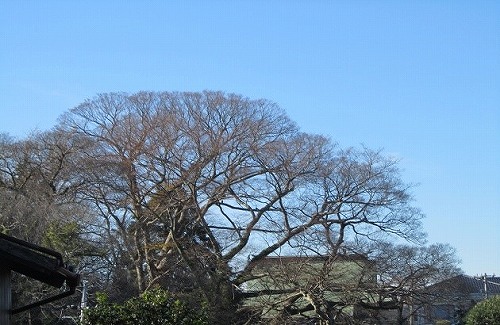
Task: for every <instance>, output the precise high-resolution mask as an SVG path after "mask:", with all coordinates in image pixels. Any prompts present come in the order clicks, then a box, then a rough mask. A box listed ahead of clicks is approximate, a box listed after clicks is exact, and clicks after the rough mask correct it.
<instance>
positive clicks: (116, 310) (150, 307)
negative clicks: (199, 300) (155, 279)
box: [83, 289, 208, 325]
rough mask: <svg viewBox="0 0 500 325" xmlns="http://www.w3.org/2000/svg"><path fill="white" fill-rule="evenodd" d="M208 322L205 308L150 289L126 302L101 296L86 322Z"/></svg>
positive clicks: (151, 324)
mask: <svg viewBox="0 0 500 325" xmlns="http://www.w3.org/2000/svg"><path fill="white" fill-rule="evenodd" d="M114 324H116V325H205V324H208V321H207V316H206V313H205V311H204V310H203V309H201V310H193V309H192V308H189V307H188V306H187V305H186V304H185V303H183V302H181V301H180V300H178V299H175V298H173V297H172V296H171V295H170V294H169V293H168V292H166V291H164V290H161V289H154V290H150V291H146V292H144V293H143V294H141V295H140V296H139V297H134V298H131V299H129V300H127V301H125V302H124V303H123V304H117V303H112V302H110V301H108V299H107V297H106V296H105V295H104V294H100V295H98V299H97V305H96V306H95V307H94V308H91V309H87V310H86V312H85V318H84V321H83V325H114Z"/></svg>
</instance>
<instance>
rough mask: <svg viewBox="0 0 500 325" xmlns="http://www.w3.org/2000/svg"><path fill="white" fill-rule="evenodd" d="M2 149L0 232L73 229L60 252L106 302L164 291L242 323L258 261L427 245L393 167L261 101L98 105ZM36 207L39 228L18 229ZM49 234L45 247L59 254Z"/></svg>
mask: <svg viewBox="0 0 500 325" xmlns="http://www.w3.org/2000/svg"><path fill="white" fill-rule="evenodd" d="M332 127H334V125H332ZM1 146H2V151H1V154H0V173H1V174H0V186H1V189H2V191H1V193H0V195H2V202H3V203H2V204H3V206H5V207H6V208H7V209H10V210H9V211H12V210H13V209H14V208H15V207H16V206H18V208H16V209H17V210H16V212H15V213H10V214H9V215H7V214H2V227H4V231H8V232H19V233H20V234H24V237H27V236H29V233H30V232H29V230H27V229H25V230H23V228H26V227H38V226H37V225H38V224H39V223H40V222H42V221H43V222H46V223H47V225H44V226H43V227H44V229H53V230H54V229H59V230H62V229H66V231H67V230H68V229H72V230H74V234H75V235H76V236H77V237H78V238H79V239H81V240H84V241H85V242H86V243H87V244H86V245H78V246H77V247H73V248H71V249H72V250H74V252H75V254H77V255H78V254H80V255H79V256H80V257H81V258H80V259H79V263H80V269H81V270H82V271H83V272H84V273H86V274H88V276H89V277H92V279H93V280H92V281H93V283H94V284H95V288H99V289H100V290H104V291H106V292H108V295H109V297H110V299H118V300H123V299H126V298H129V297H131V296H134V295H138V294H140V293H142V292H145V291H147V290H150V289H152V288H155V287H162V288H164V289H166V290H169V291H171V292H174V293H177V294H179V295H184V297H185V298H186V299H188V300H189V299H192V297H197V298H196V299H193V301H195V300H196V301H197V302H199V301H200V299H201V300H203V301H205V302H206V303H207V308H208V312H209V314H210V315H212V316H213V315H217V317H216V319H218V320H219V321H220V322H221V323H225V324H227V323H231V322H236V319H241V317H242V316H241V315H239V314H238V311H239V310H240V307H241V305H242V304H241V302H242V299H244V296H245V292H244V291H245V290H244V288H245V284H246V283H247V282H248V281H251V280H253V279H254V277H255V275H254V274H253V273H252V270H253V268H254V266H255V265H257V262H259V261H261V260H263V259H265V258H267V257H269V256H276V255H293V256H315V255H316V256H319V255H321V256H332V257H334V256H336V255H339V254H341V252H345V251H346V250H347V251H349V252H353V253H362V254H365V253H367V251H366V247H368V246H367V243H372V244H373V243H377V242H385V241H387V240H388V239H389V238H400V239H404V240H408V241H410V242H413V243H421V242H423V241H424V240H425V238H424V235H423V232H422V228H421V219H422V218H423V214H422V213H421V211H420V210H419V209H418V208H416V207H414V206H413V205H412V196H411V193H410V188H411V186H410V185H408V184H406V183H405V182H403V181H402V179H401V175H400V171H399V169H398V162H397V161H396V160H395V159H392V158H388V157H385V156H384V155H383V153H382V152H380V151H374V150H370V149H368V148H364V147H362V148H340V147H338V146H337V145H336V144H335V143H333V142H332V141H331V140H329V139H328V138H326V137H324V136H321V135H313V134H308V133H304V132H301V131H300V129H299V128H298V126H297V125H296V124H295V123H294V122H293V121H291V120H290V119H289V118H288V117H287V115H286V114H285V112H284V111H283V110H282V109H281V108H280V107H279V106H278V105H276V104H275V103H273V102H270V101H268V100H253V99H248V98H245V97H243V96H240V95H235V94H226V93H223V92H212V91H204V92H200V93H198V92H196V93H189V92H138V93H135V94H127V93H107V94H99V95H97V96H96V97H94V98H92V99H89V100H86V101H85V102H83V103H82V104H80V105H79V106H77V107H75V108H73V109H71V110H70V111H68V112H67V113H66V114H65V115H64V116H62V117H61V119H60V121H59V123H58V125H57V126H56V127H55V128H54V129H53V130H52V131H50V132H46V133H43V134H38V135H34V136H32V137H30V138H29V139H27V140H23V141H14V140H11V139H8V138H5V137H4V138H3V139H2V142H1ZM12 198H15V200H14V202H16V203H15V204H14V206H12V205H9V204H7V202H10V201H9V200H10V199H12ZM34 199H36V200H37V201H34ZM30 206H33V208H31V209H30ZM40 206H43V207H44V209H47V210H46V212H45V213H43V216H41V217H44V218H45V219H43V218H42V219H36V220H35V219H30V220H29V222H26V223H23V222H21V220H24V219H23V218H25V219H26V218H28V217H27V216H28V215H29V216H31V215H37V216H39V217H40V213H39V212H40V211H43V210H40ZM4 211H6V210H4ZM44 220H46V221H44ZM61 220H63V221H67V222H73V225H74V227H73V228H71V227H70V228H64V227H63V228H57V227H61V225H60V224H59V223H58V222H59V221H61ZM56 237H57V236H55V234H54V231H52V232H51V233H50V236H49V237H48V238H46V239H43V240H49V241H50V242H51V243H54V245H55V244H56V243H57V245H62V244H64V243H62V242H61V240H57V238H56ZM40 240H42V239H40ZM66 244H67V245H66V246H58V247H63V249H64V247H68V249H69V248H70V247H71V245H69V243H66ZM84 248H85V249H90V250H92V252H88V251H85V252H83V251H82V250H85V249H84ZM190 297H191V298H190ZM188 302H189V301H188ZM322 317H323V316H322ZM324 317H327V316H324Z"/></svg>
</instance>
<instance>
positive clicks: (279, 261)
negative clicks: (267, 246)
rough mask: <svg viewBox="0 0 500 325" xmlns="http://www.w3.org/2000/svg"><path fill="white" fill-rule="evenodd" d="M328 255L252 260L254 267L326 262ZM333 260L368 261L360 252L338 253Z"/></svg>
mask: <svg viewBox="0 0 500 325" xmlns="http://www.w3.org/2000/svg"><path fill="white" fill-rule="evenodd" d="M329 258H331V257H330V256H267V257H264V258H262V259H259V260H257V261H254V262H252V264H254V266H256V267H268V266H275V265H286V264H294V263H323V262H326V261H327V260H328V259H329ZM332 261H334V262H344V261H352V262H354V261H357V262H361V263H368V259H367V258H366V256H364V255H361V254H339V255H336V256H335V257H333V259H332Z"/></svg>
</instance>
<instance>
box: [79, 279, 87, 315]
mask: <svg viewBox="0 0 500 325" xmlns="http://www.w3.org/2000/svg"><path fill="white" fill-rule="evenodd" d="M87 298H88V296H87V281H86V280H83V281H82V300H81V302H80V323H83V318H84V316H85V309H87Z"/></svg>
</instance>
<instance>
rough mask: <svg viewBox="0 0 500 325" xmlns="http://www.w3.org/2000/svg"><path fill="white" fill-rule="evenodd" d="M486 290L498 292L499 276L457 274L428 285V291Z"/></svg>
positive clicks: (466, 292) (476, 291)
mask: <svg viewBox="0 0 500 325" xmlns="http://www.w3.org/2000/svg"><path fill="white" fill-rule="evenodd" d="M485 284H486V291H487V293H488V294H491V295H498V294H500V277H496V276H492V277H486V279H485V278H484V277H472V276H469V275H464V274H461V275H457V276H454V277H452V278H449V279H447V280H444V281H441V282H439V283H436V284H434V285H432V286H430V287H429V288H428V289H429V290H430V291H434V290H436V291H438V290H443V289H444V290H447V291H450V292H451V291H454V292H459V293H461V294H477V293H485Z"/></svg>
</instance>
